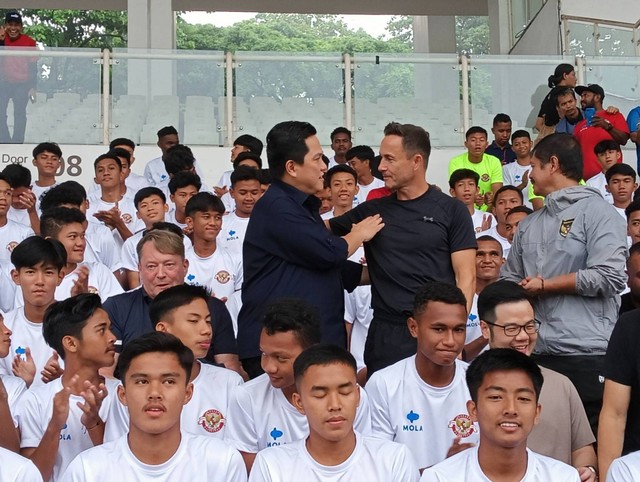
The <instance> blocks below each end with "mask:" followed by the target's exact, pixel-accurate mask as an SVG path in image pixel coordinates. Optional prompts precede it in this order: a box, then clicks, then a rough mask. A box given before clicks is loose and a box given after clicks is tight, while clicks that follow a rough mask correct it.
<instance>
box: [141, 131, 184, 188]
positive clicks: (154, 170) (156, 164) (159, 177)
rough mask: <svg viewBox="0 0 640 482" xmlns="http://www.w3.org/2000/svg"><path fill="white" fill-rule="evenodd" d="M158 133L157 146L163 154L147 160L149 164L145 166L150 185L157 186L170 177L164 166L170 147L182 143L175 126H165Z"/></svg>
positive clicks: (145, 174) (145, 173)
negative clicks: (164, 159)
mask: <svg viewBox="0 0 640 482" xmlns="http://www.w3.org/2000/svg"><path fill="white" fill-rule="evenodd" d="M157 134H158V142H157V146H158V147H159V148H160V151H162V155H161V156H160V157H156V158H155V159H151V160H150V161H149V162H147V165H146V166H144V177H145V178H146V179H147V181H148V183H149V185H150V186H156V185H157V184H160V183H161V182H163V181H166V180H167V179H169V176H168V175H167V170H166V169H165V167H164V162H163V158H164V156H165V155H166V153H167V150H168V149H169V148H170V147H172V146H175V145H176V144H180V138H179V137H178V131H177V130H176V128H175V127H173V126H165V127H163V128H162V129H160V130H159V131H158V133H157Z"/></svg>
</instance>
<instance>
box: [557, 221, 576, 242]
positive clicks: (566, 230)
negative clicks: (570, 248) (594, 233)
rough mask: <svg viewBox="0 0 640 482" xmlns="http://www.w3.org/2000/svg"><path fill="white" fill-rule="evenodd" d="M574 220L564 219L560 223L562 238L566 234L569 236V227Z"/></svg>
mask: <svg viewBox="0 0 640 482" xmlns="http://www.w3.org/2000/svg"><path fill="white" fill-rule="evenodd" d="M574 220H575V218H574V219H566V220H563V221H562V222H561V223H560V236H562V237H563V238H566V237H567V234H569V231H571V226H573V221H574Z"/></svg>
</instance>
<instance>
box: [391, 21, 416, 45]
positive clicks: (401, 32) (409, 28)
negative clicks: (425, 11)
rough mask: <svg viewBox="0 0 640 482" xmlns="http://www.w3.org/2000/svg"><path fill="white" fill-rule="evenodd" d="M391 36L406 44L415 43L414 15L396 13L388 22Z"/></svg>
mask: <svg viewBox="0 0 640 482" xmlns="http://www.w3.org/2000/svg"><path fill="white" fill-rule="evenodd" d="M387 32H389V36H390V37H391V38H392V39H394V40H397V41H398V42H401V43H403V44H406V45H413V17H412V16H410V15H395V16H393V17H391V20H389V22H387Z"/></svg>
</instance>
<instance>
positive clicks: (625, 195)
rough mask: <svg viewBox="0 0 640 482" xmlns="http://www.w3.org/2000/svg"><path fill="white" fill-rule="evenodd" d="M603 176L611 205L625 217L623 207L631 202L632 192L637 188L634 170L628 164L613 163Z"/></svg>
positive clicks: (625, 207)
mask: <svg viewBox="0 0 640 482" xmlns="http://www.w3.org/2000/svg"><path fill="white" fill-rule="evenodd" d="M605 178H606V180H607V185H606V189H607V192H608V193H610V194H611V197H612V198H613V207H614V208H616V211H618V214H620V216H622V218H623V219H626V214H625V209H627V207H629V204H631V200H632V198H633V193H634V192H635V190H636V189H638V183H637V182H636V171H635V170H634V169H633V167H631V166H630V165H629V164H614V165H613V166H611V167H610V168H609V169H607V172H606V173H605ZM591 179H593V178H591Z"/></svg>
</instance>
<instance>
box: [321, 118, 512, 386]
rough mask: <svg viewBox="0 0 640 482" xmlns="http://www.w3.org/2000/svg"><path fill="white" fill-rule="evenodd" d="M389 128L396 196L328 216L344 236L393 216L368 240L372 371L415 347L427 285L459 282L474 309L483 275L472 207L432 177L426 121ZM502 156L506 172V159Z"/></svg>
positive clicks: (368, 359)
mask: <svg viewBox="0 0 640 482" xmlns="http://www.w3.org/2000/svg"><path fill="white" fill-rule="evenodd" d="M384 133H385V136H384V138H383V139H382V142H381V145H380V152H381V153H382V160H381V162H380V172H381V173H382V175H383V177H384V180H385V186H386V187H387V188H389V189H391V190H392V191H395V192H394V194H392V195H391V196H387V197H384V198H381V199H377V200H375V202H366V203H364V204H361V205H359V206H357V207H356V208H354V209H352V210H351V211H349V212H347V213H346V214H344V215H342V216H340V217H337V218H333V219H331V220H330V221H329V226H330V227H331V230H332V231H333V232H335V233H337V234H344V233H348V232H349V230H350V229H351V226H352V225H353V224H354V223H357V222H359V221H361V220H363V219H365V218H366V217H367V216H372V215H380V216H382V219H385V218H389V219H390V220H393V222H392V223H389V224H388V225H386V227H385V228H384V229H383V230H382V231H381V232H380V233H379V235H378V236H376V237H375V238H373V239H372V240H371V241H368V242H367V243H366V244H365V246H364V250H365V253H366V258H367V263H368V269H369V276H370V277H371V282H372V285H373V290H372V306H373V312H374V315H373V320H372V322H371V326H370V328H369V334H368V336H367V343H366V346H365V355H364V357H365V364H366V365H367V370H368V373H369V375H371V374H372V373H374V372H375V371H376V370H379V369H381V368H384V367H385V366H388V365H391V364H393V363H395V362H397V361H399V360H401V359H403V358H406V357H408V356H411V355H413V354H415V353H416V341H415V339H414V338H413V337H412V336H411V334H410V332H409V330H408V329H407V325H406V319H407V317H406V313H407V312H408V311H410V310H411V308H412V306H413V298H414V296H415V293H416V291H417V290H418V289H419V288H420V287H421V286H422V285H423V284H424V283H426V282H428V281H432V280H437V281H443V282H448V283H450V284H457V286H458V287H459V288H460V289H461V290H462V292H463V293H464V294H465V296H466V297H467V303H468V306H467V308H470V307H471V300H472V299H473V293H474V291H475V288H474V285H475V277H476V274H475V263H474V259H475V250H476V241H475V236H474V230H473V223H472V222H471V219H470V216H469V211H468V210H467V208H466V207H465V206H464V204H462V203H461V202H459V201H458V200H457V199H452V198H451V197H449V196H447V195H446V194H444V193H442V192H441V191H440V190H437V189H435V188H433V186H432V185H430V184H429V183H428V182H427V180H426V170H427V164H428V162H429V155H430V153H431V143H430V141H429V134H428V133H427V132H426V131H425V130H424V129H423V128H421V127H418V126H414V125H411V124H398V123H396V122H392V123H391V124H389V125H387V126H386V127H385V131H384ZM493 159H495V158H493ZM495 161H496V163H497V165H498V169H499V170H500V176H502V170H501V168H500V161H498V160H497V159H495ZM409 206H410V207H409ZM400 246H402V248H400Z"/></svg>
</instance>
